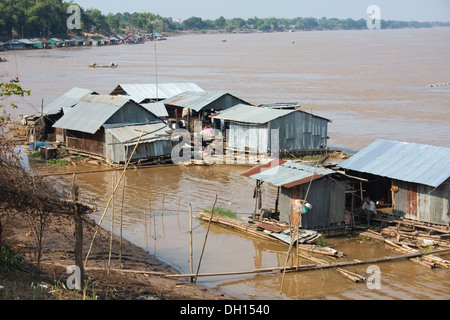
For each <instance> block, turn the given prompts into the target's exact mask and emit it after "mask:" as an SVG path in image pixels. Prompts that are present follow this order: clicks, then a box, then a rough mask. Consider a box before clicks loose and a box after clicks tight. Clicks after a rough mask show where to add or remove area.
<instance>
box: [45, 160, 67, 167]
mask: <svg viewBox="0 0 450 320" xmlns="http://www.w3.org/2000/svg"><path fill="white" fill-rule="evenodd" d="M47 163H48V164H51V165H55V166H66V165H67V164H68V163H69V162H68V161H67V160H64V159H50V160H48V161H47Z"/></svg>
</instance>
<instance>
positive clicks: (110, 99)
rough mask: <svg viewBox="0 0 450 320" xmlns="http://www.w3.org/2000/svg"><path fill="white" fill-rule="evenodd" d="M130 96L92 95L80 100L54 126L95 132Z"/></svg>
mask: <svg viewBox="0 0 450 320" xmlns="http://www.w3.org/2000/svg"><path fill="white" fill-rule="evenodd" d="M129 101H130V98H126V97H116V96H102V95H90V96H87V97H84V98H83V99H82V100H81V101H80V102H78V103H77V104H76V105H75V106H74V107H73V108H72V109H71V110H70V112H68V113H66V114H64V116H63V117H62V118H61V119H59V120H58V121H57V122H56V123H55V124H54V125H53V127H55V128H61V129H66V130H75V131H81V132H87V133H91V134H94V133H95V132H96V131H97V130H98V129H99V128H100V127H101V126H102V125H103V124H104V123H105V122H106V120H108V119H109V118H111V116H112V115H113V114H115V113H116V112H117V110H119V109H120V108H121V107H123V106H124V105H125V104H126V103H127V102H129Z"/></svg>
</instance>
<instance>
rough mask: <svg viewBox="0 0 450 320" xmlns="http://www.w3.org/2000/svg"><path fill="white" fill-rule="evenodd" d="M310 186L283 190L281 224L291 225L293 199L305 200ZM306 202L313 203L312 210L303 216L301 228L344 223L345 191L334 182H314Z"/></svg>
mask: <svg viewBox="0 0 450 320" xmlns="http://www.w3.org/2000/svg"><path fill="white" fill-rule="evenodd" d="M308 186H309V184H303V185H301V186H296V187H293V188H284V187H282V188H281V193H280V200H279V205H280V222H283V223H289V220H290V214H291V209H292V198H293V197H294V198H295V197H298V196H299V197H300V199H304V198H305V196H306V192H307V190H308ZM306 201H308V202H309V203H311V205H312V209H311V210H310V211H309V212H308V213H306V214H302V216H301V227H302V228H304V229H315V228H321V227H329V226H331V225H333V224H337V223H339V222H343V221H344V214H345V190H344V189H343V188H342V187H340V186H338V185H337V184H336V183H335V182H334V181H332V180H330V179H327V178H324V179H320V180H314V181H313V182H312V184H311V187H310V190H309V192H308V196H307V199H306Z"/></svg>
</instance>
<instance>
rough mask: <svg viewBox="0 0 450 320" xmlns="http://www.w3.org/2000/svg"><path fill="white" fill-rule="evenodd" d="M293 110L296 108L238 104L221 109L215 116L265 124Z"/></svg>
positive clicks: (229, 119)
mask: <svg viewBox="0 0 450 320" xmlns="http://www.w3.org/2000/svg"><path fill="white" fill-rule="evenodd" d="M293 112H295V110H278V109H270V108H262V107H254V106H248V105H245V104H238V105H236V106H234V107H232V108H229V109H227V110H224V111H221V112H220V113H219V114H217V115H215V116H214V118H217V119H224V120H228V121H235V122H241V123H257V124H264V123H267V122H270V121H272V120H274V119H277V118H280V117H284V116H285V115H288V114H290V113H293Z"/></svg>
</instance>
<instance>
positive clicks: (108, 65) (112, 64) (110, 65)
mask: <svg viewBox="0 0 450 320" xmlns="http://www.w3.org/2000/svg"><path fill="white" fill-rule="evenodd" d="M118 66H119V65H118V64H115V63H111V64H96V63H91V64H88V67H89V68H117V67H118Z"/></svg>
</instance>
